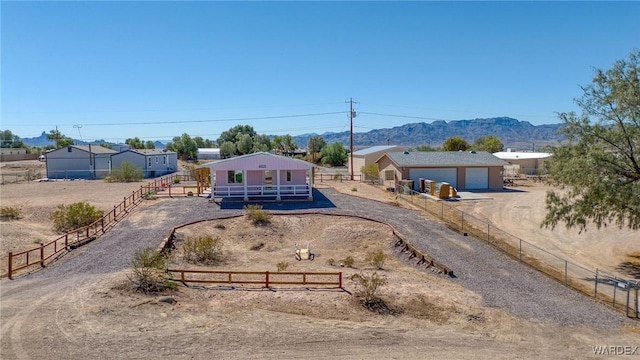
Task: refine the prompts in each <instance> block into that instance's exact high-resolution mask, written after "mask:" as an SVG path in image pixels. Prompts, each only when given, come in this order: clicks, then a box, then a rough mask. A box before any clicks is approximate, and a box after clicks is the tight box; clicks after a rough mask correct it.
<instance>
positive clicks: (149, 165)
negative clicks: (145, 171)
mask: <svg viewBox="0 0 640 360" xmlns="http://www.w3.org/2000/svg"><path fill="white" fill-rule="evenodd" d="M147 159H148V160H149V161H148V162H147V166H148V167H151V158H150V157H149V158H147Z"/></svg>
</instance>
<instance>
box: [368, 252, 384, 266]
mask: <svg viewBox="0 0 640 360" xmlns="http://www.w3.org/2000/svg"><path fill="white" fill-rule="evenodd" d="M386 259H387V257H386V255H385V254H384V252H382V250H376V251H371V252H369V253H368V254H367V259H366V261H367V262H368V263H369V264H371V265H373V266H375V268H376V269H378V270H382V267H383V266H384V262H385V260H386Z"/></svg>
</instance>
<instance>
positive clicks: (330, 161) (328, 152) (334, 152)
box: [322, 141, 347, 166]
mask: <svg viewBox="0 0 640 360" xmlns="http://www.w3.org/2000/svg"><path fill="white" fill-rule="evenodd" d="M345 162H347V149H345V148H344V145H342V143H341V142H339V141H338V142H335V143H333V144H331V145H327V146H325V147H323V148H322V163H323V164H326V165H333V166H341V165H344V164H345Z"/></svg>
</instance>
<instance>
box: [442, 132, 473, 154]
mask: <svg viewBox="0 0 640 360" xmlns="http://www.w3.org/2000/svg"><path fill="white" fill-rule="evenodd" d="M467 149H469V143H468V142H467V141H466V140H465V139H463V138H462V137H460V136H452V137H450V138H447V139H446V140H445V141H444V142H443V143H442V150H444V151H460V150H462V151H466V150H467Z"/></svg>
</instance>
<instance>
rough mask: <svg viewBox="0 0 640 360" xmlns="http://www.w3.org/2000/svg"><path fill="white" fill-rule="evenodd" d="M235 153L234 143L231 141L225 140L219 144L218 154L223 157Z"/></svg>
mask: <svg viewBox="0 0 640 360" xmlns="http://www.w3.org/2000/svg"><path fill="white" fill-rule="evenodd" d="M235 153H236V144H234V143H232V142H231V141H225V142H223V143H222V145H220V154H221V155H222V156H223V157H228V156H231V155H234V154H235Z"/></svg>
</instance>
